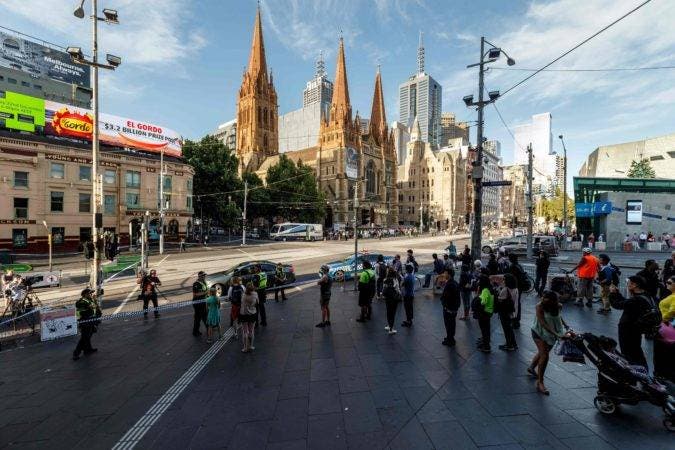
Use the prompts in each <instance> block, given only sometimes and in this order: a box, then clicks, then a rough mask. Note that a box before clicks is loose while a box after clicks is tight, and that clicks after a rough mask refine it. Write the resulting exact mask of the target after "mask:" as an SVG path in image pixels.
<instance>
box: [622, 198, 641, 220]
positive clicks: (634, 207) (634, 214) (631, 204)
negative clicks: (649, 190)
mask: <svg viewBox="0 0 675 450" xmlns="http://www.w3.org/2000/svg"><path fill="white" fill-rule="evenodd" d="M626 225H642V200H628V201H626Z"/></svg>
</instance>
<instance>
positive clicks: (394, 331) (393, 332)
mask: <svg viewBox="0 0 675 450" xmlns="http://www.w3.org/2000/svg"><path fill="white" fill-rule="evenodd" d="M396 333H397V331H396V330H394V329H393V328H392V329H391V330H389V334H396Z"/></svg>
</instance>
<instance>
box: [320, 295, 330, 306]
mask: <svg viewBox="0 0 675 450" xmlns="http://www.w3.org/2000/svg"><path fill="white" fill-rule="evenodd" d="M329 303H330V297H321V298H320V299H319V305H321V306H328V304H329Z"/></svg>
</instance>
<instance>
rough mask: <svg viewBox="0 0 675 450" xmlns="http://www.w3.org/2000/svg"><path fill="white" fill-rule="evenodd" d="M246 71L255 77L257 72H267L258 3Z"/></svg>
mask: <svg viewBox="0 0 675 450" xmlns="http://www.w3.org/2000/svg"><path fill="white" fill-rule="evenodd" d="M248 72H249V74H251V75H252V76H254V77H256V76H257V75H258V74H259V73H261V72H262V73H267V62H266V61H265V42H264V41H263V34H262V20H261V18H260V4H258V10H257V11H256V15H255V25H254V27H253V41H252V42H251V55H250V56H249V58H248Z"/></svg>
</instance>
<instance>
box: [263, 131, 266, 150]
mask: <svg viewBox="0 0 675 450" xmlns="http://www.w3.org/2000/svg"><path fill="white" fill-rule="evenodd" d="M263 150H264V151H265V152H267V133H265V135H264V136H263Z"/></svg>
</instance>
